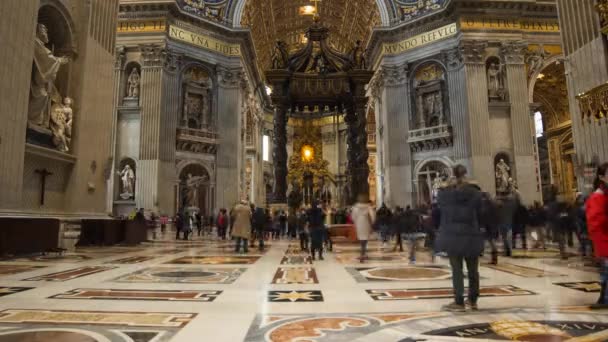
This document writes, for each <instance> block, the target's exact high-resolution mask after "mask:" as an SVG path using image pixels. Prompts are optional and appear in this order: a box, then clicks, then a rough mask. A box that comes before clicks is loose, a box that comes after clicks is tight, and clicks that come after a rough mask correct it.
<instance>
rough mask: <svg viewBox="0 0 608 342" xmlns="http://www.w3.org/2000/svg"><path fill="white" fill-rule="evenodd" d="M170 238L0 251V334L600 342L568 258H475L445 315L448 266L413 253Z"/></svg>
mask: <svg viewBox="0 0 608 342" xmlns="http://www.w3.org/2000/svg"><path fill="white" fill-rule="evenodd" d="M170 236H171V234H167V236H166V239H164V240H160V241H154V242H148V243H145V244H142V245H140V246H137V247H122V246H117V247H108V248H103V247H89V248H80V249H78V250H77V251H75V252H73V253H68V254H66V256H63V257H59V258H54V259H53V258H46V257H45V258H39V257H28V256H24V257H18V258H5V259H0V342H4V341H22V342H25V341H27V342H59V341H61V342H64V341H66V342H67V341H70V342H71V341H86V342H108V341H110V342H163V341H176V342H192V341H248V342H258V341H259V342H266V341H268V342H270V341H272V342H279V341H280V342H287V341H294V342H298V341H299V342H301V341H311V342H321V341H358V342H361V341H370V342H371V341H374V342H384V341H387V342H388V341H403V342H407V341H505V340H519V341H598V342H599V341H608V312H604V311H591V310H590V309H589V308H588V305H589V304H591V303H593V302H595V300H596V299H597V296H598V293H597V292H598V284H597V280H598V276H597V274H596V273H595V272H594V268H593V267H592V265H591V266H589V267H580V268H576V267H571V266H570V265H571V264H572V263H575V262H579V263H581V264H585V263H584V262H583V261H582V260H581V258H580V257H577V256H573V257H572V259H571V260H572V262H570V263H563V262H558V261H556V260H555V258H554V256H553V255H548V254H547V255H544V254H539V253H537V254H534V252H527V253H524V252H521V253H520V254H521V255H525V256H526V257H518V258H501V259H500V261H499V267H488V265H487V264H486V263H487V260H483V261H482V264H481V268H480V272H481V277H482V280H481V283H482V287H483V288H482V295H483V296H482V298H481V299H480V301H479V305H480V307H481V309H482V310H481V311H480V312H467V313H464V314H449V313H445V312H441V311H440V308H441V306H442V305H443V304H447V303H448V302H450V300H451V299H450V296H451V272H450V269H449V266H448V263H447V260H445V259H443V258H439V259H438V260H436V263H435V264H430V257H428V255H424V253H426V252H424V251H421V252H419V253H420V254H421V255H420V256H419V257H418V258H417V260H418V263H416V264H415V265H409V264H408V254H407V249H406V251H405V252H403V253H398V252H393V251H392V248H391V249H386V250H383V249H382V248H381V245H380V244H379V243H378V242H376V241H373V242H371V243H370V252H371V255H372V256H373V258H370V260H369V262H366V263H364V264H360V263H359V260H358V258H357V245H355V244H352V243H347V242H340V241H338V242H336V243H335V245H334V252H328V253H326V255H325V260H324V261H318V260H317V261H311V260H310V258H309V257H308V256H307V255H306V254H305V253H301V252H300V251H299V246H298V243H297V241H293V242H289V241H272V246H271V247H270V248H268V249H267V250H266V251H264V252H259V251H258V250H257V248H251V249H250V250H249V254H248V255H242V254H236V253H234V252H233V249H232V248H233V244H232V242H230V241H217V240H213V239H210V238H206V239H205V240H203V239H202V238H200V237H196V238H195V240H194V241H190V242H186V241H174V240H170V238H169V237H170ZM173 236H174V235H173ZM520 254H518V255H520Z"/></svg>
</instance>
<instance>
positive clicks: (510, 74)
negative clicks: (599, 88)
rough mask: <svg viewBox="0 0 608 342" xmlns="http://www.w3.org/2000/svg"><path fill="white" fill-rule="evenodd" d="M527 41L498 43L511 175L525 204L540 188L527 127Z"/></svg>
mask: <svg viewBox="0 0 608 342" xmlns="http://www.w3.org/2000/svg"><path fill="white" fill-rule="evenodd" d="M527 48H528V45H527V44H526V43H524V42H506V43H503V45H502V47H501V53H502V54H503V56H504V60H505V64H506V76H507V84H508V90H509V99H510V102H511V127H512V134H513V151H514V159H515V165H514V167H515V172H514V175H515V177H514V178H515V179H516V180H517V182H518V185H519V191H520V194H521V196H522V200H523V201H524V202H525V203H526V204H531V203H532V202H534V201H537V200H540V198H541V192H540V187H539V184H538V177H537V174H536V167H535V158H534V135H533V132H532V130H531V121H532V116H530V104H529V103H528V101H529V98H528V88H527V84H528V79H527V74H526V67H525V64H524V55H525V52H526V51H527Z"/></svg>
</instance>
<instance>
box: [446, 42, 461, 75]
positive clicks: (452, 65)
mask: <svg viewBox="0 0 608 342" xmlns="http://www.w3.org/2000/svg"><path fill="white" fill-rule="evenodd" d="M442 53H443V61H444V63H445V66H446V68H447V69H448V71H450V70H458V69H460V68H462V67H463V66H464V57H463V55H462V50H461V49H460V47H455V48H452V49H448V50H445V51H443V52H442Z"/></svg>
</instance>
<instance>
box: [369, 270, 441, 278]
mask: <svg viewBox="0 0 608 342" xmlns="http://www.w3.org/2000/svg"><path fill="white" fill-rule="evenodd" d="M365 273H366V274H365V276H366V277H369V278H375V279H385V280H416V279H445V278H448V277H449V276H450V271H449V270H448V269H443V268H436V267H377V268H373V269H370V270H367V271H365Z"/></svg>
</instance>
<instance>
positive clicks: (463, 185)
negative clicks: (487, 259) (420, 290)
mask: <svg viewBox="0 0 608 342" xmlns="http://www.w3.org/2000/svg"><path fill="white" fill-rule="evenodd" d="M466 173H467V169H466V168H465V167H464V166H462V165H457V166H455V167H454V170H453V174H454V177H455V178H454V179H451V180H450V182H449V184H448V186H447V187H445V188H443V189H441V190H440V191H439V195H438V202H439V208H440V210H441V225H440V228H439V234H438V236H437V247H438V249H439V250H441V251H444V252H446V253H447V254H448V257H449V259H450V265H451V266H452V284H453V286H454V302H453V303H451V304H449V305H446V306H444V307H443V309H444V310H446V311H456V312H463V311H465V302H464V275H463V269H462V268H463V263H466V265H467V272H468V276H469V295H468V298H467V302H468V304H469V306H470V307H471V309H472V310H477V298H478V297H479V255H481V253H482V252H483V249H484V238H483V233H482V232H481V230H480V228H479V221H478V220H479V216H480V212H481V191H480V190H479V187H478V186H476V185H473V184H471V183H469V182H467V181H466V180H465V175H466Z"/></svg>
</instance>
